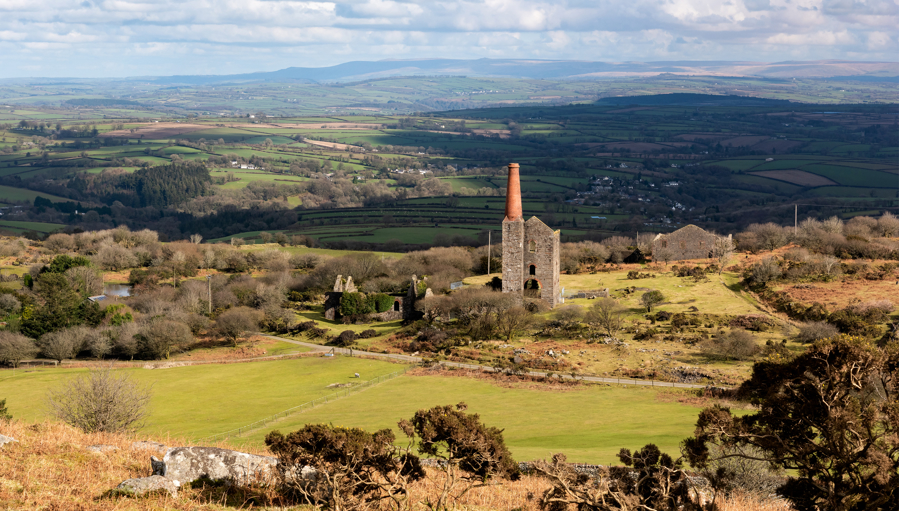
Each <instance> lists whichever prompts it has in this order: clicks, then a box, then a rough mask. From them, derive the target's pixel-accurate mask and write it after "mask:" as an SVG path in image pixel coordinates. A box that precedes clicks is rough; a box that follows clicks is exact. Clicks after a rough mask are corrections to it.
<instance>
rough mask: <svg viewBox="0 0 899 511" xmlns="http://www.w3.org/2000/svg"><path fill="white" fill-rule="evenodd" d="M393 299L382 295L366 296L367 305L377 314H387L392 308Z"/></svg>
mask: <svg viewBox="0 0 899 511" xmlns="http://www.w3.org/2000/svg"><path fill="white" fill-rule="evenodd" d="M394 301H395V300H394V298H393V297H392V296H390V295H385V294H384V293H376V294H372V295H368V303H369V304H371V308H372V309H374V310H375V311H377V312H387V311H389V310H390V309H392V308H393V302H394Z"/></svg>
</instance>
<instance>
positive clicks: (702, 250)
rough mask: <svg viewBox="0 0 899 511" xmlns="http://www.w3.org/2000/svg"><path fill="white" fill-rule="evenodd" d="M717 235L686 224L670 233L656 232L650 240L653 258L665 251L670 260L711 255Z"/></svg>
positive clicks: (657, 257)
mask: <svg viewBox="0 0 899 511" xmlns="http://www.w3.org/2000/svg"><path fill="white" fill-rule="evenodd" d="M717 238H718V237H717V236H716V235H714V234H712V233H710V232H708V231H706V230H705V229H702V228H700V227H696V226H695V225H692V224H690V225H688V226H686V227H682V228H680V229H678V230H676V231H674V232H672V233H670V234H658V235H656V237H655V239H653V240H652V253H653V259H659V255H660V254H662V253H665V252H667V255H668V259H669V260H671V261H682V260H684V259H705V258H707V257H711V256H712V250H713V249H714V248H715V240H716V239H717Z"/></svg>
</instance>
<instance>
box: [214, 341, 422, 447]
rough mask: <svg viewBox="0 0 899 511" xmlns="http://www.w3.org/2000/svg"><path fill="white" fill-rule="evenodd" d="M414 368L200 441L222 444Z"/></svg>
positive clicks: (316, 399)
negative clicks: (221, 442)
mask: <svg viewBox="0 0 899 511" xmlns="http://www.w3.org/2000/svg"><path fill="white" fill-rule="evenodd" d="M338 350H340V351H338ZM335 351H338V352H348V351H349V350H345V351H344V350H342V349H339V348H338V349H335ZM412 368H413V366H410V367H406V368H405V369H403V370H401V371H396V372H393V373H390V374H385V375H383V376H378V377H377V378H372V379H371V380H366V381H363V382H361V383H359V384H358V385H353V386H352V387H347V388H345V389H342V390H339V391H337V392H334V393H332V394H328V395H326V396H322V397H318V398H315V399H313V400H312V401H307V402H305V403H303V404H300V405H297V406H294V407H291V408H288V409H287V410H284V411H281V412H278V413H276V414H274V415H270V416H268V417H266V418H264V419H260V420H258V421H256V422H253V423H251V424H247V425H246V426H241V427H239V428H235V429H232V430H229V431H225V432H224V433H219V434H216V435H212V436H208V437H206V438H203V439H200V440H199V441H200V442H220V441H222V440H227V439H228V438H231V437H235V436H240V435H242V434H243V433H248V432H250V431H253V430H256V429H259V428H261V427H263V426H265V425H266V424H270V423H272V422H274V421H276V420H278V419H283V418H285V417H288V416H290V415H293V414H295V413H300V412H303V411H306V410H309V409H312V408H314V407H316V406H319V405H323V404H325V403H330V402H331V401H334V400H336V399H340V398H342V397H347V396H350V395H352V394H355V393H357V392H361V391H363V390H365V389H367V388H371V387H373V386H375V385H377V384H379V383H382V382H385V381H387V380H392V379H394V378H396V377H398V376H402V375H403V374H405V373H407V372H408V371H409V370H411V369H412Z"/></svg>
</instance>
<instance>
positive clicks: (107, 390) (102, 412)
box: [47, 368, 151, 433]
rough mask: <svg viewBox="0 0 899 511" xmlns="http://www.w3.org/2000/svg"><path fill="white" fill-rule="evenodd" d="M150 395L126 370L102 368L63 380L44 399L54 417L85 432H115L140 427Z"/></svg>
mask: <svg viewBox="0 0 899 511" xmlns="http://www.w3.org/2000/svg"><path fill="white" fill-rule="evenodd" d="M150 397H151V393H150V388H149V387H147V386H144V385H141V384H139V383H137V382H134V381H133V380H132V379H131V378H130V377H129V376H128V373H125V372H114V371H113V370H112V369H111V368H103V369H93V370H91V371H90V372H89V373H87V374H84V375H81V376H78V377H75V378H72V379H69V380H68V381H65V382H63V383H62V384H61V385H60V386H59V387H57V388H56V389H54V390H51V391H50V392H49V394H48V397H47V402H48V404H49V407H50V412H51V414H52V415H53V416H54V417H56V418H57V419H59V420H61V421H63V422H65V423H66V424H69V425H70V426H74V427H76V428H78V429H80V430H82V431H84V432H85V433H118V432H122V431H133V430H136V429H138V428H140V427H141V426H142V422H143V420H144V419H145V418H146V417H147V415H148V411H147V405H148V404H149V403H150Z"/></svg>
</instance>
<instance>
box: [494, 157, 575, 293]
mask: <svg viewBox="0 0 899 511" xmlns="http://www.w3.org/2000/svg"><path fill="white" fill-rule="evenodd" d="M559 254H560V249H559V231H553V230H552V228H550V227H549V226H548V225H546V224H545V223H543V222H541V221H540V219H539V218H537V217H535V216H534V217H531V218H530V219H529V220H527V221H525V220H524V215H523V214H522V208H521V181H520V178H519V175H518V164H517V163H510V164H509V178H508V184H507V186H506V216H505V218H504V219H503V293H516V294H518V295H520V296H532V297H535V298H540V299H542V300H544V301H545V302H546V303H548V304H549V306H550V307H555V306H556V305H558V304H559V302H560V299H561V297H560V292H561V287H560V285H559Z"/></svg>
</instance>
